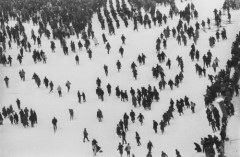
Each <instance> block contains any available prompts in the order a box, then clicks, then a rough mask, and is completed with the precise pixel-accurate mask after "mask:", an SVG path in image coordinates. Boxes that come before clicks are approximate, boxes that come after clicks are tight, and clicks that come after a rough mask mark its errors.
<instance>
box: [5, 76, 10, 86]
mask: <svg viewBox="0 0 240 157" xmlns="http://www.w3.org/2000/svg"><path fill="white" fill-rule="evenodd" d="M4 81H5V84H6V87H7V88H8V83H9V78H8V77H7V76H5V78H4Z"/></svg>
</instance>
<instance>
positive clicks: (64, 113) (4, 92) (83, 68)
mask: <svg viewBox="0 0 240 157" xmlns="http://www.w3.org/2000/svg"><path fill="white" fill-rule="evenodd" d="M190 2H193V3H194V4H195V7H196V9H197V10H198V12H199V18H198V20H195V19H194V20H191V23H190V24H191V25H193V27H194V28H195V26H194V25H195V22H196V21H199V23H201V21H202V20H205V21H206V19H207V17H209V18H210V19H211V20H212V21H211V22H212V29H210V30H208V29H206V32H204V31H203V30H202V29H200V38H199V40H198V43H197V45H196V49H198V50H199V51H200V58H202V56H203V54H206V53H207V51H208V50H209V49H210V50H211V52H212V54H213V58H215V57H218V58H219V60H220V63H219V67H218V68H217V72H218V71H220V69H221V68H223V69H224V68H225V65H226V61H227V60H228V59H230V58H231V53H230V50H231V45H232V42H233V41H234V40H235V36H236V34H237V33H238V32H239V30H240V18H239V13H240V12H239V10H231V14H232V23H231V24H228V23H227V16H226V15H223V17H222V19H223V21H222V25H223V27H224V28H225V29H226V31H227V36H228V39H227V40H222V39H220V41H219V42H216V44H215V47H213V48H210V46H209V40H208V39H209V37H210V36H215V32H216V30H217V28H216V26H214V25H213V23H214V21H213V17H214V13H213V10H214V9H215V8H217V9H220V8H222V4H223V2H224V1H223V0H192V1H183V3H181V2H180V0H177V1H176V4H177V7H178V8H179V9H183V8H184V7H185V6H186V5H187V3H190ZM114 7H115V5H114ZM157 8H158V9H159V10H160V11H161V12H162V13H165V14H167V15H168V11H169V6H167V7H164V6H158V7H157ZM178 20H179V17H175V16H174V17H173V20H171V19H168V22H167V25H168V26H169V27H170V28H172V27H176V25H177V23H178ZM14 24H15V21H10V25H14ZM167 25H164V24H163V26H162V27H158V26H153V23H152V28H151V29H148V28H147V29H144V27H143V26H140V25H139V31H138V32H137V31H133V22H130V23H129V27H128V28H125V26H124V23H123V21H121V20H120V29H116V35H113V36H109V35H107V34H108V32H107V29H106V30H105V31H102V30H101V26H100V23H99V21H98V19H97V16H96V15H94V17H93V30H94V31H95V36H96V37H97V39H98V41H99V43H100V44H99V45H98V46H97V47H95V46H94V44H93V42H92V40H91V50H92V51H93V58H92V60H89V58H88V54H87V53H86V50H85V48H83V50H82V51H80V50H78V48H77V47H76V49H77V52H76V53H77V54H78V55H79V58H80V65H79V66H77V65H76V64H75V59H74V58H75V55H76V54H75V53H73V52H71V51H69V55H68V56H65V55H64V54H63V52H62V48H61V46H60V42H59V40H56V41H55V43H56V50H55V51H56V52H55V53H52V52H51V49H50V40H48V39H47V38H46V37H45V36H43V37H42V47H40V48H38V47H37V45H33V40H30V41H31V44H32V50H33V49H38V50H41V49H43V51H44V52H45V53H46V56H47V64H43V63H42V62H39V63H37V64H34V62H33V59H32V54H31V53H28V52H24V58H23V64H22V65H19V63H18V61H17V60H16V57H17V54H18V53H19V50H18V49H17V47H16V45H15V44H13V49H12V50H7V53H9V54H11V55H12V56H13V65H12V67H9V66H7V67H3V66H2V65H0V73H1V75H0V107H1V108H2V107H3V106H9V105H10V104H12V105H13V108H14V110H16V111H17V112H18V109H17V105H16V102H15V101H16V99H17V98H19V99H20V100H21V106H22V108H25V107H28V108H32V109H34V110H35V111H36V113H37V115H38V124H36V125H35V127H34V128H31V127H30V126H29V127H28V128H24V127H23V126H22V125H21V124H18V125H11V123H10V121H9V120H8V119H5V120H4V122H3V125H1V126H0V157H67V156H68V157H91V156H93V152H92V145H91V142H85V143H83V129H84V128H87V131H88V133H89V139H90V140H92V139H93V138H95V139H96V140H97V141H98V144H99V146H101V148H102V150H103V152H102V153H98V154H97V156H98V157H118V156H120V155H119V153H118V151H117V146H118V143H119V142H120V141H121V139H120V138H119V137H118V136H117V135H116V126H117V124H118V122H119V120H120V119H122V117H123V114H124V113H125V112H127V113H128V114H129V112H130V111H131V109H133V110H134V111H135V113H136V115H138V114H139V113H140V112H141V113H142V114H143V115H144V117H145V120H144V124H143V126H141V124H140V123H139V121H138V120H136V122H135V123H134V124H133V123H132V122H130V121H129V131H128V132H127V137H126V139H127V142H128V143H130V145H131V147H132V150H131V153H134V154H135V156H136V157H145V156H146V154H147V142H148V141H149V140H151V141H152V143H153V150H152V155H153V157H159V156H160V155H161V154H160V153H161V151H164V152H166V153H167V154H168V156H169V157H175V156H176V155H175V149H178V150H179V151H180V152H181V155H182V156H183V157H204V156H205V155H204V154H203V153H196V151H195V150H194V148H195V147H194V144H193V142H197V143H200V139H201V138H202V137H205V136H207V135H208V134H212V135H216V136H218V137H219V133H220V132H219V131H217V132H216V133H213V131H212V128H211V127H210V126H209V124H208V120H207V118H206V112H205V111H206V108H205V105H204V97H203V95H204V94H205V93H206V87H207V85H210V81H209V80H208V77H201V78H200V77H199V76H198V75H197V74H196V72H195V64H196V63H198V64H199V65H201V66H202V65H203V62H202V59H200V61H199V62H197V61H196V60H195V61H194V62H192V61H191V59H190V56H189V52H190V49H191V48H190V46H191V44H192V43H193V41H192V40H191V41H190V40H188V46H183V45H182V46H179V45H178V44H177V41H176V39H175V38H173V37H172V35H171V37H170V38H169V39H168V40H167V49H166V50H163V49H162V50H163V51H164V52H165V53H166V55H167V58H170V59H171V61H172V66H171V69H170V70H169V69H168V67H167V66H166V62H165V63H161V66H162V67H163V68H164V71H165V74H166V80H169V79H170V78H172V79H174V78H175V76H176V74H178V73H179V72H180V68H179V67H178V65H177V64H178V63H177V61H176V57H177V56H178V55H179V56H182V58H183V61H184V73H183V74H184V79H183V82H182V83H180V85H179V88H176V87H174V90H173V91H171V90H170V88H169V86H166V89H165V90H164V91H161V92H160V101H159V102H153V104H152V110H150V111H145V110H144V109H143V108H142V107H141V108H140V107H137V108H134V107H133V106H132V103H131V98H129V101H128V102H121V101H120V99H118V98H117V97H116V96H115V87H116V86H117V85H119V87H120V89H124V90H127V91H128V95H129V96H130V93H129V90H130V87H133V88H134V89H136V88H140V87H142V86H145V87H147V86H148V84H150V85H152V86H156V88H157V89H158V82H159V80H156V79H154V78H153V76H152V71H151V69H152V67H153V66H156V64H157V63H158V60H157V57H156V55H157V54H156V50H155V44H156V39H157V37H159V36H160V33H161V32H162V31H163V28H166V26H167ZM24 26H25V28H26V32H27V35H28V38H30V34H31V29H33V30H34V31H35V34H36V33H37V29H38V27H37V26H33V25H32V23H29V24H27V23H24ZM221 29H222V28H220V30H221ZM103 32H104V33H105V34H106V35H107V36H106V37H107V39H108V41H109V43H110V45H111V47H112V49H111V50H110V54H109V55H108V54H107V50H106V49H105V45H104V44H103V42H102V36H101V35H102V33H103ZM122 34H124V35H125V36H126V45H123V47H124V49H125V51H124V56H123V58H121V56H120V54H119V53H118V49H119V47H120V46H121V43H122V42H121V35H122ZM71 40H73V41H75V44H76V46H77V42H78V39H77V38H76V36H71V38H70V39H66V41H67V45H68V47H70V41H71ZM81 41H82V39H81ZM7 49H8V48H7ZM69 50H70V48H69ZM162 50H161V51H162ZM140 53H145V54H146V56H147V58H146V65H144V66H140V65H139V64H137V66H138V67H137V70H138V79H137V80H135V79H134V78H133V76H132V72H131V68H130V66H131V63H132V62H133V61H134V62H135V63H137V56H138V54H140ZM117 60H120V62H121V63H122V69H121V71H120V72H119V73H118V72H117V68H116V62H117ZM104 64H106V65H108V67H109V76H108V77H106V76H105V73H104V69H103V65H104ZM21 69H24V70H25V72H26V81H25V82H22V81H21V80H20V77H19V74H18V72H19V70H21ZM34 72H35V73H36V74H38V75H39V77H40V78H41V80H43V78H44V77H45V76H47V78H48V79H49V80H52V81H53V83H54V92H53V93H51V94H49V89H46V88H45V86H44V84H43V81H42V84H41V86H40V88H38V87H37V85H36V84H35V82H34V80H32V75H33V73H34ZM207 74H216V73H214V71H213V69H212V68H211V67H210V68H208V69H207ZM5 76H8V77H9V78H10V81H9V86H10V87H9V88H6V86H5V83H4V81H3V79H4V77H5ZM97 77H99V78H100V79H101V80H102V88H103V89H104V92H105V95H104V98H105V99H104V102H101V100H99V99H98V97H97V95H96V92H95V89H96V78H97ZM68 80H69V81H70V82H71V83H72V84H71V89H70V92H69V93H68V92H67V88H66V86H65V83H66V82H67V81H68ZM108 83H110V84H111V85H112V95H111V96H108V94H107V90H106V85H107V84H108ZM58 85H60V86H61V87H62V91H63V97H61V98H59V97H58V93H57V91H56V88H57V86H58ZM78 90H80V92H82V91H84V92H85V94H86V99H87V102H86V103H81V104H79V103H78V98H77V91H78ZM158 90H159V89H158ZM185 95H186V96H188V97H189V99H190V101H193V102H195V103H196V109H195V110H196V113H194V114H193V113H192V112H191V110H190V109H188V110H184V115H182V116H179V114H178V113H177V111H174V112H173V115H174V119H173V120H171V121H170V125H169V126H167V127H166V128H165V132H164V134H163V135H162V134H161V133H160V130H159V127H158V130H159V131H158V133H157V134H155V133H154V130H153V129H152V121H153V120H156V121H158V122H160V120H161V119H162V114H163V113H164V112H165V111H167V109H168V107H169V102H170V98H173V100H174V101H175V100H176V99H179V98H184V96H185ZM233 102H234V105H235V108H236V115H235V116H233V117H231V118H230V119H229V124H228V127H227V137H229V138H230V140H232V139H238V138H240V127H239V124H240V123H239V122H240V116H239V114H240V109H239V102H240V100H239V97H238V98H234V100H233ZM214 105H215V106H216V107H217V108H218V109H219V106H218V104H217V103H216V102H214ZM69 108H72V109H73V110H74V114H75V117H74V120H73V121H70V116H69V112H68V109H69ZM98 109H101V110H102V112H103V116H104V118H103V122H101V123H99V122H98V120H97V118H96V112H97V110H98ZM219 111H220V109H219ZM220 114H221V112H220ZM54 116H55V117H56V118H57V119H58V130H57V132H56V133H55V134H54V132H53V127H52V123H51V121H52V118H53V117H54ZM135 131H138V133H139V135H140V137H141V143H142V145H141V146H137V144H136V140H135ZM219 138H220V137H219ZM239 148H240V145H239V142H238V141H234V142H231V144H230V142H226V155H227V157H239V156H240V152H239ZM123 156H124V157H125V156H127V155H126V152H125V151H124V154H123Z"/></svg>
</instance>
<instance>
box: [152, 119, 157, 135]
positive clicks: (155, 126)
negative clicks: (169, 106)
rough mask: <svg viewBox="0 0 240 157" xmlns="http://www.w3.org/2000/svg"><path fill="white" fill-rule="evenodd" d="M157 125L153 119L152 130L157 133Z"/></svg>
mask: <svg viewBox="0 0 240 157" xmlns="http://www.w3.org/2000/svg"><path fill="white" fill-rule="evenodd" d="M157 126H158V123H157V122H156V121H155V120H153V130H154V131H155V133H157Z"/></svg>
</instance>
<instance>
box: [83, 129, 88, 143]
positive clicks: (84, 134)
mask: <svg viewBox="0 0 240 157" xmlns="http://www.w3.org/2000/svg"><path fill="white" fill-rule="evenodd" d="M85 139H87V141H89V139H88V132H87V130H86V128H84V131H83V142H85Z"/></svg>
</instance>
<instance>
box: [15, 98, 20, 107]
mask: <svg viewBox="0 0 240 157" xmlns="http://www.w3.org/2000/svg"><path fill="white" fill-rule="evenodd" d="M16 103H17V107H18V109H19V110H20V109H21V106H20V104H21V102H20V100H19V99H18V98H17V100H16Z"/></svg>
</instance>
